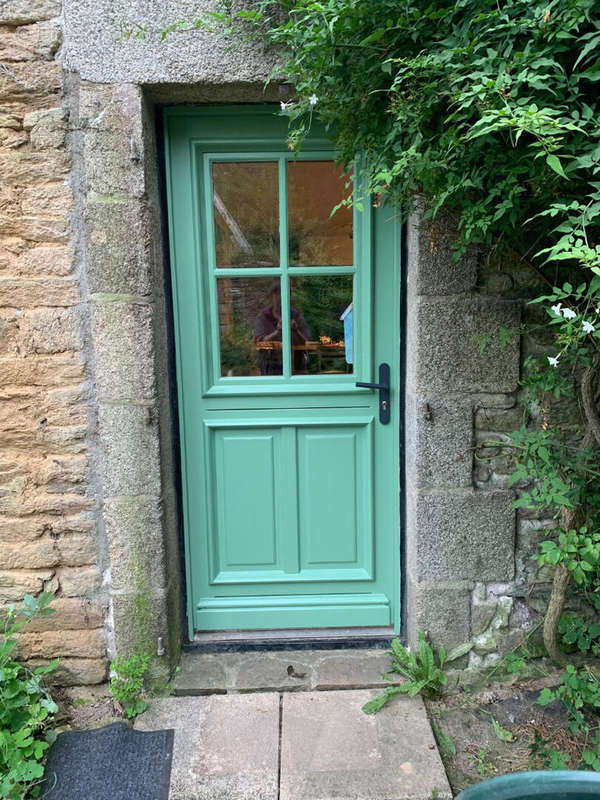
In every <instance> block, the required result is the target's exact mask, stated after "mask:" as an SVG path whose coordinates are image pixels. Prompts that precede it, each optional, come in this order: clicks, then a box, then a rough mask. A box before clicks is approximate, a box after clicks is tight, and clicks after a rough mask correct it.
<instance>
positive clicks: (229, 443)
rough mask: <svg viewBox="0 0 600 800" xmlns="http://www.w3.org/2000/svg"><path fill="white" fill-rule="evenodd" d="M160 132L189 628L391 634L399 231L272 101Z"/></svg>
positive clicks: (323, 145)
mask: <svg viewBox="0 0 600 800" xmlns="http://www.w3.org/2000/svg"><path fill="white" fill-rule="evenodd" d="M165 124H166V147H167V178H168V206H169V225H170V249H171V272H172V281H173V297H174V318H175V338H176V354H177V381H178V399H179V411H180V434H181V452H182V474H183V507H184V525H185V542H186V565H187V586H188V602H189V619H190V630H191V631H192V630H227V629H265V628H311V627H334V626H342V627H350V626H394V627H395V629H396V630H397V629H398V625H399V619H400V610H399V604H400V588H399V566H400V565H399V561H400V546H399V491H400V488H399V428H398V419H399V414H398V411H399V403H398V392H399V372H400V363H399V350H400V348H399V330H400V328H399V282H400V281H399V258H400V230H399V224H398V221H397V219H396V217H395V215H394V214H393V213H392V212H390V211H386V210H385V209H378V210H376V211H375V210H374V209H373V208H372V205H371V203H370V202H369V201H368V199H367V200H365V199H363V201H362V204H360V207H355V208H345V207H343V208H341V209H340V210H338V211H337V212H336V213H335V214H333V215H332V214H331V211H332V209H333V207H334V206H336V205H337V204H338V203H339V202H340V201H341V200H342V199H343V197H344V196H346V195H347V194H348V191H349V190H348V188H346V187H347V184H348V180H349V178H348V177H344V175H343V174H342V171H341V170H340V169H339V167H337V166H336V164H335V161H334V154H333V153H332V152H331V150H330V144H329V143H328V141H327V139H326V138H325V137H324V136H323V135H322V133H319V132H316V133H313V135H312V136H311V137H310V139H309V140H308V141H307V142H305V144H304V146H303V149H302V154H301V155H300V157H299V158H295V157H294V154H293V153H291V152H290V150H289V149H288V147H287V146H286V131H287V120H286V119H285V118H282V117H281V116H279V114H278V109H277V108H276V107H273V106H268V107H258V108H257V107H214V108H206V107H204V108H196V109H177V108H174V109H168V110H167V112H166V123H165ZM357 173H358V170H357ZM355 180H356V181H357V182H359V181H360V175H359V173H358V175H357V177H355ZM358 191H359V189H358V188H357V192H358ZM382 363H386V364H389V366H390V393H389V398H388V399H385V397H384V395H382V394H381V393H380V392H378V391H377V390H373V389H369V388H361V387H357V385H356V384H357V382H376V381H377V378H378V375H379V366H380V364H382ZM382 406H383V408H382ZM386 416H387V420H389V421H386ZM382 419H383V422H382V421H381V420H382Z"/></svg>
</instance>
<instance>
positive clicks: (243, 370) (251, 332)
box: [217, 278, 283, 376]
mask: <svg viewBox="0 0 600 800" xmlns="http://www.w3.org/2000/svg"><path fill="white" fill-rule="evenodd" d="M217 289H218V298H219V300H218V302H219V342H220V348H221V375H224V376H239V375H281V374H282V371H283V370H282V358H281V289H280V286H279V278H277V279H275V280H273V279H271V278H218V279H217Z"/></svg>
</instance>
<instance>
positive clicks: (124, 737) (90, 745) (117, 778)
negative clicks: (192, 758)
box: [42, 722, 174, 800]
mask: <svg viewBox="0 0 600 800" xmlns="http://www.w3.org/2000/svg"><path fill="white" fill-rule="evenodd" d="M173 736H174V732H173V731H172V730H166V731H148V732H146V731H134V730H133V729H132V728H130V727H129V726H128V725H126V724H125V723H124V722H117V723H115V724H114V725H108V726H107V727H105V728H99V729H97V730H92V731H68V732H66V733H61V734H60V735H59V736H58V738H57V739H56V741H55V742H54V744H53V745H52V747H51V748H50V750H49V752H48V760H47V762H46V771H45V774H44V787H43V791H42V798H43V800H82V799H83V798H85V800H168V797H169V781H170V778H171V758H172V755H173Z"/></svg>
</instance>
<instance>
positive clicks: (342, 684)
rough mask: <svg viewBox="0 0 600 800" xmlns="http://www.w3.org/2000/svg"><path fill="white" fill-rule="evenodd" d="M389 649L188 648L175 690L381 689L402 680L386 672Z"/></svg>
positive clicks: (188, 692) (203, 692)
mask: <svg viewBox="0 0 600 800" xmlns="http://www.w3.org/2000/svg"><path fill="white" fill-rule="evenodd" d="M389 668H390V658H389V655H388V652H387V650H383V649H379V648H372V649H354V648H351V649H329V650H321V649H308V650H306V649H302V650H298V649H289V650H282V651H275V652H273V651H263V652H240V651H237V652H220V653H204V652H196V651H194V650H190V651H188V652H185V653H183V655H182V658H181V664H180V669H179V672H178V674H177V677H176V679H175V684H174V690H173V694H175V695H176V696H179V697H185V696H193V695H210V694H244V693H249V692H311V691H327V690H336V689H340V690H342V689H371V688H373V689H377V688H382V687H385V686H389V685H390V684H395V683H396V684H397V683H400V682H401V681H402V678H401V677H400V676H399V675H395V674H394V675H390V676H389V679H386V677H384V676H385V674H386V673H387V671H388V670H389Z"/></svg>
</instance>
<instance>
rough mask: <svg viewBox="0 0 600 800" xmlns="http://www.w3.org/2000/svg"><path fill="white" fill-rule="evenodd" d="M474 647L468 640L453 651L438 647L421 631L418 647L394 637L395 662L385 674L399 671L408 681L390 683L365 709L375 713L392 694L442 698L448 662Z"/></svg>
mask: <svg viewBox="0 0 600 800" xmlns="http://www.w3.org/2000/svg"><path fill="white" fill-rule="evenodd" d="M472 647H473V644H472V642H466V643H465V644H461V645H459V646H458V647H455V648H454V649H453V650H451V651H450V652H449V653H446V650H445V649H444V648H443V647H440V648H438V649H437V650H436V649H435V648H434V647H433V646H432V645H431V644H430V643H429V642H428V641H427V634H426V632H425V631H419V639H418V644H417V647H416V649H414V650H411V648H410V647H404V645H403V644H402V642H401V641H400V639H394V640H393V641H392V649H391V652H390V656H391V659H392V665H391V669H390V671H389V673H387V674H386V676H385V677H386V678H389V675H390V674H391V673H397V674H399V675H402V677H404V678H405V679H406V680H405V682H404V683H401V684H400V685H399V686H388V687H387V688H386V689H385V691H384V693H383V694H381V695H379V696H378V697H374V698H373V699H372V700H369V702H368V703H365V705H364V706H363V711H364V712H365V714H375V713H376V712H377V711H379V710H380V709H381V708H383V706H384V705H385V704H386V703H387V702H388V701H389V700H391V699H392V697H396V696H397V695H401V694H406V695H408V696H409V697H414V696H415V695H417V694H422V695H423V696H424V697H427V698H428V699H431V700H434V699H436V698H438V697H440V695H441V694H442V691H443V688H444V686H445V685H446V683H447V682H448V678H447V677H446V673H445V672H444V667H445V665H446V664H449V663H450V662H452V661H456V660H457V659H459V658H460V657H461V656H464V655H466V654H467V653H468V652H469V650H470V649H471V648H472Z"/></svg>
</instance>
